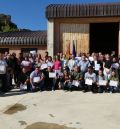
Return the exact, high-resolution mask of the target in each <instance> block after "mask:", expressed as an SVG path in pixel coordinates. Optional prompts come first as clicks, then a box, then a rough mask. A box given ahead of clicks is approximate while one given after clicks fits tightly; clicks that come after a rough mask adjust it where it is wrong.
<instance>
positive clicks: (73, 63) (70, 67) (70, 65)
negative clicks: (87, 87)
mask: <svg viewBox="0 0 120 129" xmlns="http://www.w3.org/2000/svg"><path fill="white" fill-rule="evenodd" d="M67 65H68V67H69V70H70V72H71V71H73V69H74V66H75V65H76V60H75V56H74V55H72V56H71V59H70V60H69V61H68V64H67Z"/></svg>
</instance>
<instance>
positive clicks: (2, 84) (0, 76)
mask: <svg viewBox="0 0 120 129" xmlns="http://www.w3.org/2000/svg"><path fill="white" fill-rule="evenodd" d="M7 66H8V65H7V63H6V61H5V60H4V57H3V55H2V53H0V88H1V90H2V91H7V90H8V85H7V81H6V73H7Z"/></svg>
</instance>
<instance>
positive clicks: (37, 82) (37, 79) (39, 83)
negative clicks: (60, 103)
mask: <svg viewBox="0 0 120 129" xmlns="http://www.w3.org/2000/svg"><path fill="white" fill-rule="evenodd" d="M44 79H45V76H44V74H43V73H42V72H41V71H40V67H39V66H35V70H34V71H33V72H32V73H31V74H30V84H31V86H32V90H33V91H35V90H36V89H37V88H39V90H40V91H44V89H45V86H44Z"/></svg>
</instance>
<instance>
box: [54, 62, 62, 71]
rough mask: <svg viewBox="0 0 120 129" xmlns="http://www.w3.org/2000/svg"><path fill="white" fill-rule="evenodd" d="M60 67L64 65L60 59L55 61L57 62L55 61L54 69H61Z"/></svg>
mask: <svg viewBox="0 0 120 129" xmlns="http://www.w3.org/2000/svg"><path fill="white" fill-rule="evenodd" d="M60 67H62V64H61V62H60V61H55V62H54V63H53V69H54V70H59V69H60Z"/></svg>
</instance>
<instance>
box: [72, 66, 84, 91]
mask: <svg viewBox="0 0 120 129" xmlns="http://www.w3.org/2000/svg"><path fill="white" fill-rule="evenodd" d="M71 79H72V89H83V87H82V86H83V74H82V73H81V71H80V67H78V66H77V65H76V66H75V67H74V72H72V73H71ZM72 89H71V90H72Z"/></svg>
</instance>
